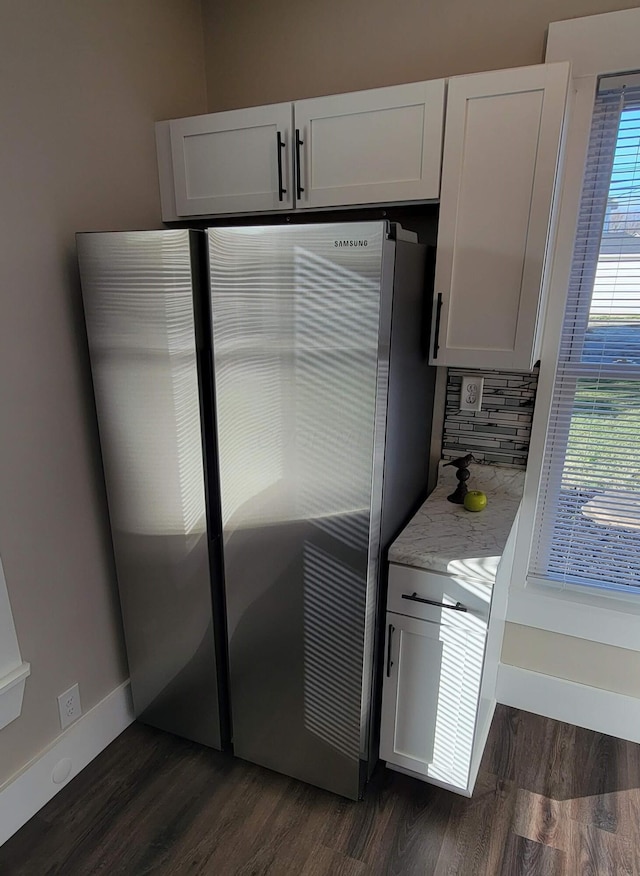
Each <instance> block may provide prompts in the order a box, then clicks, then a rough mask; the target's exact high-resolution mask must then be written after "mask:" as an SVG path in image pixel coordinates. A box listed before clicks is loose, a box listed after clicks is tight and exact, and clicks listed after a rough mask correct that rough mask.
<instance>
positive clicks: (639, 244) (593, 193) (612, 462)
mask: <svg viewBox="0 0 640 876" xmlns="http://www.w3.org/2000/svg"><path fill="white" fill-rule="evenodd" d="M529 571H530V578H531V577H532V578H534V579H542V580H543V581H545V582H546V583H554V584H556V585H558V586H561V587H562V586H567V585H572V584H577V585H583V586H590V587H598V588H604V589H609V590H623V591H625V592H630V591H633V592H638V593H640V86H639V85H638V78H637V76H634V77H628V78H627V80H626V82H625V80H624V79H621V78H620V77H616V81H613V82H612V81H606V80H603V81H602V82H601V83H600V87H599V89H598V95H597V98H596V103H595V107H594V113H593V121H592V127H591V136H590V142H589V148H588V153H587V163H586V168H585V174H584V181H583V190H582V198H581V203H580V212H579V218H578V225H577V234H576V240H575V247H574V253H573V262H572V268H571V273H570V282H569V289H568V298H567V306H566V311H565V316H564V321H563V326H562V334H561V341H560V350H559V359H558V368H557V374H556V381H555V387H554V393H553V400H552V405H551V414H550V422H549V428H548V433H547V441H546V448H545V455H544V461H543V468H542V477H541V483H540V491H539V495H538V504H537V511H536V520H535V528H534V541H533V551H532V555H531V562H530V570H529Z"/></svg>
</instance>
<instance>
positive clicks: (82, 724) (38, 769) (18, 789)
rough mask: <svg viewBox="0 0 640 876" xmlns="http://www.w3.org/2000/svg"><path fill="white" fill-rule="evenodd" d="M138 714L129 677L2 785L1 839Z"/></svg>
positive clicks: (25, 820) (89, 760)
mask: <svg viewBox="0 0 640 876" xmlns="http://www.w3.org/2000/svg"><path fill="white" fill-rule="evenodd" d="M133 720H134V715H133V705H132V702H131V689H130V685H129V682H128V681H125V682H124V683H123V684H121V685H120V686H119V687H117V688H116V689H115V690H113V691H112V692H111V693H110V694H108V696H106V697H105V698H104V699H103V700H101V701H100V702H99V703H98V704H97V705H95V706H94V707H93V708H92V709H90V710H89V711H88V712H87V713H86V714H84V715H83V716H82V717H81V718H79V719H78V720H77V721H76V722H75V723H74V724H72V725H71V726H70V727H68V728H67V729H66V730H65V731H64V733H62V734H61V735H60V736H58V737H57V739H55V740H54V741H53V742H52V743H51V745H49V746H48V747H47V748H45V749H44V751H41V752H40V753H39V754H38V755H36V757H34V758H33V760H31V761H30V762H29V763H28V764H26V765H25V766H24V767H23V769H22V770H20V772H19V773H17V774H16V775H15V776H12V777H11V778H10V779H9V780H8V781H7V782H5V784H4V785H2V787H0V845H2V843H4V842H6V841H7V840H8V839H9V837H10V836H13V834H14V833H15V832H16V831H17V830H19V829H20V828H21V827H22V825H23V824H26V822H27V821H29V819H30V818H32V817H33V816H34V815H35V814H36V812H38V811H39V810H40V809H41V808H42V807H43V806H44V805H45V803H48V802H49V800H51V798H52V797H54V796H55V795H56V794H57V793H58V791H60V790H61V789H62V788H63V787H64V786H65V785H66V784H67V783H68V782H69V781H70V780H71V779H72V778H73V777H74V776H77V775H78V773H79V772H80V770H82V769H84V768H85V767H86V766H87V764H89V763H90V762H91V761H92V760H93V759H94V757H97V755H99V754H100V752H101V751H103V750H104V749H105V748H106V747H107V745H109V743H111V742H113V740H114V739H115V738H116V737H117V736H119V735H120V734H121V733H122V731H123V730H125V729H126V728H127V727H128V726H129V724H131V722H132V721H133Z"/></svg>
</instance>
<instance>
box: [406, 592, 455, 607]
mask: <svg viewBox="0 0 640 876" xmlns="http://www.w3.org/2000/svg"><path fill="white" fill-rule="evenodd" d="M402 598H403V599H409V600H411V602H424V603H426V604H427V605H437V606H438V608H451V609H453V611H468V608H467V606H466V605H463V604H462V603H461V602H456V604H455V605H450V604H449V603H447V602H436V601H435V599H424V598H423V597H422V596H418V594H417V593H412V594H411V595H409V594H408V593H403V594H402Z"/></svg>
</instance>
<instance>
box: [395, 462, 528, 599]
mask: <svg viewBox="0 0 640 876" xmlns="http://www.w3.org/2000/svg"><path fill="white" fill-rule="evenodd" d="M443 466H444V463H443V462H442V461H441V462H440V467H439V470H438V486H437V487H436V488H435V490H434V491H433V493H431V495H430V496H429V498H428V499H427V500H426V502H425V503H424V504H423V506H422V507H421V508H420V510H419V511H418V512H417V513H416V515H415V516H414V517H413V519H412V520H411V522H410V523H409V524H408V525H407V526H406V527H405V528H404V530H403V531H402V532H401V533H400V535H399V536H398V538H397V539H396V540H395V541H394V543H393V544H392V545H391V548H390V549H389V562H391V563H401V564H402V565H404V566H414V567H416V568H418V569H430V570H431V571H435V572H446V573H448V574H450V575H460V576H462V577H465V578H473V579H476V580H481V581H483V582H486V583H493V582H494V581H495V577H496V572H497V570H498V563H499V562H500V558H501V557H502V554H503V552H504V548H505V545H506V543H507V538H508V537H509V532H510V531H511V527H512V526H513V521H514V520H515V517H516V513H517V511H518V508H519V506H520V500H521V498H522V490H523V487H524V469H520V468H509V467H507V466H497V465H477V464H475V463H472V464H471V465H470V466H469V471H470V473H471V477H470V478H469V480H468V481H467V486H468V487H469V489H470V490H482V491H483V492H484V493H486V494H487V500H488V501H487V507H486V508H485V509H484V511H479V512H473V511H466V510H465V508H464V507H463V506H462V505H454V504H453V503H451V502H448V501H447V496H448V495H449V494H450V493H452V492H453V491H454V490H455V488H456V485H457V483H458V481H457V479H456V470H455V468H453V467H452V466H451V467H448V468H444V467H443Z"/></svg>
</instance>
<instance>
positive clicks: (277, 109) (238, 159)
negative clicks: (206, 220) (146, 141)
mask: <svg viewBox="0 0 640 876" xmlns="http://www.w3.org/2000/svg"><path fill="white" fill-rule="evenodd" d="M169 130H170V140H171V159H172V166H173V179H174V185H175V210H176V218H177V217H180V216H205V215H213V214H216V213H240V212H247V211H249V212H254V211H261V210H287V209H291V208H292V207H293V187H292V185H291V177H292V163H291V160H292V142H291V104H290V103H279V104H274V105H272V106H259V107H253V108H251V109H242V110H232V111H231V112H225V113H210V114H209V115H204V116H193V117H191V118H187V119H176V120H174V121H171V122H169ZM160 135H161V129H160V128H159V129H158V137H160ZM164 218H167V217H166V216H165V217H164Z"/></svg>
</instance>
